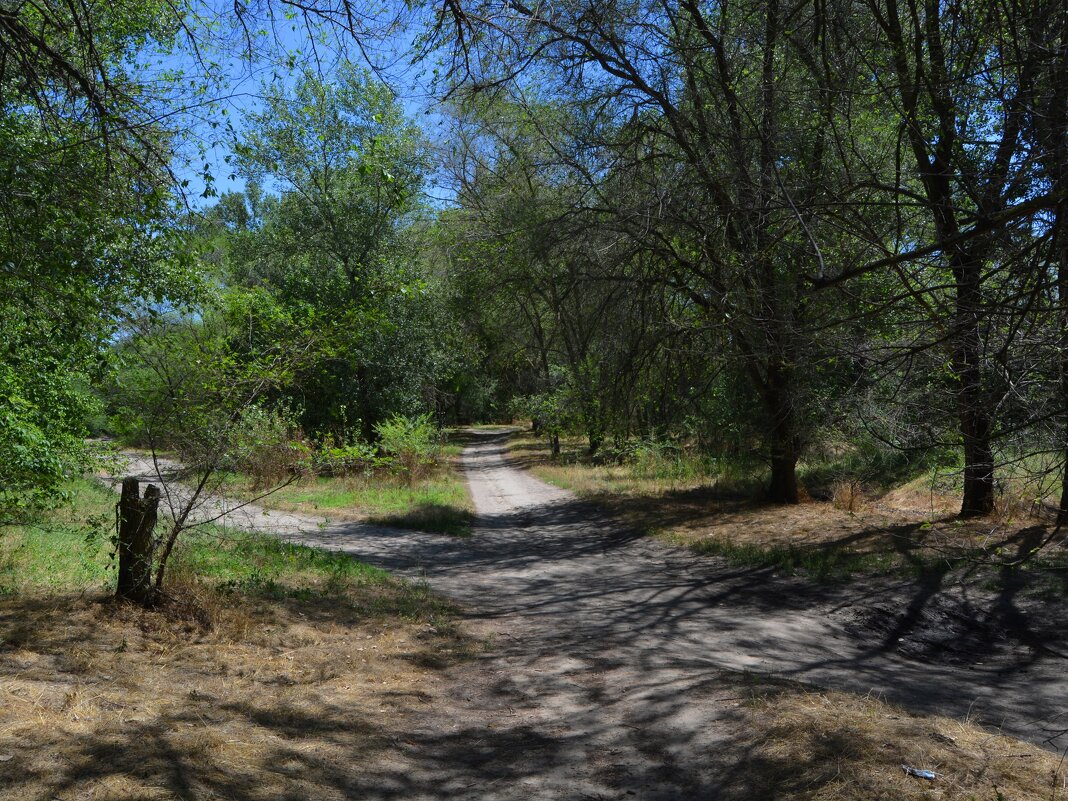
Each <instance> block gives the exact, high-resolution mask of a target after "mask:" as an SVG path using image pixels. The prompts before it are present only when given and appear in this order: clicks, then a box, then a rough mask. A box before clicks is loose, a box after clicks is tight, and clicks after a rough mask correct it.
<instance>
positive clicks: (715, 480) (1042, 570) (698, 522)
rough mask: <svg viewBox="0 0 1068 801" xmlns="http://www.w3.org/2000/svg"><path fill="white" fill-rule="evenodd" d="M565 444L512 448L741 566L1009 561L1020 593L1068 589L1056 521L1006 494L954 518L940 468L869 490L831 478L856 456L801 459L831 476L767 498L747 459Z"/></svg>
mask: <svg viewBox="0 0 1068 801" xmlns="http://www.w3.org/2000/svg"><path fill="white" fill-rule="evenodd" d="M562 444H563V449H562V454H561V456H560V457H559V458H557V459H553V458H551V456H550V453H549V450H548V447H547V446H546V444H545V443H544V442H541V441H539V440H536V439H533V438H530V437H520V438H517V439H515V440H514V441H513V442H512V443H511V445H510V455H511V458H512V460H513V462H514V463H515V464H516V465H517V466H520V467H525V468H527V469H529V470H530V471H531V472H532V473H534V475H536V476H538V477H539V478H541V479H542V480H544V481H547V482H549V483H551V484H555V485H556V486H559V487H562V488H564V489H568V490H570V491H572V492H574V493H575V494H577V495H578V496H580V497H582V498H585V499H588V500H591V501H593V502H595V503H598V504H599V505H601V506H603V507H605V508H607V509H608V510H610V511H611V512H612V513H614V514H615V515H616V516H618V517H619V518H621V519H622V520H624V521H626V522H627V523H629V524H630V525H632V526H633V527H634V528H635V529H638V530H641V531H646V532H648V533H650V534H651V535H653V536H656V537H658V538H660V539H663V540H665V541H667V542H670V543H671V544H673V545H679V546H682V547H686V548H689V549H690V550H692V551H693V552H695V553H697V554H700V555H706V556H716V557H719V558H722V559H725V560H726V561H727V562H729V563H730V564H734V565H737V566H740V567H746V568H758V569H770V570H775V571H780V572H784V573H789V574H799V575H803V576H807V577H809V578H811V579H813V580H815V581H818V582H840V581H846V580H849V579H851V578H854V577H859V576H872V575H882V574H891V573H892V574H900V575H929V574H931V573H932V572H941V573H946V572H953V571H957V572H958V573H960V574H962V575H963V574H967V575H968V576H969V578H974V577H978V578H979V580H980V581H983V580H994V581H998V582H1003V581H1005V580H1008V579H1006V575H1007V573H1006V571H1007V570H1011V571H1017V573H1016V575H1022V573H1020V572H1019V571H1025V572H1026V573H1027V575H1026V582H1025V583H1026V585H1027V592H1028V593H1031V594H1050V595H1053V594H1061V593H1065V592H1068V580H1066V576H1068V535H1066V534H1065V532H1058V531H1056V530H1054V529H1052V528H1051V527H1050V526H1049V525H1047V524H1046V523H1044V522H1043V521H1042V520H1040V519H1036V518H1035V517H1034V516H1033V515H1032V514H1030V508H1023V507H1022V506H1021V505H1020V504H1016V505H1011V504H1008V503H1007V502H1004V500H1003V503H1002V504H1000V505H999V508H998V510H997V511H996V513H995V514H994V515H993V516H991V517H990V518H983V519H977V520H960V519H958V518H956V517H955V515H954V511H955V499H953V498H952V497H950V496H948V495H944V494H942V491H943V490H946V487H947V486H948V485H947V484H946V482H945V481H943V482H942V484H939V483H938V482H937V481H936V479H937V477H938V475H941V473H938V474H937V475H935V474H929V475H926V476H923V477H919V478H913V479H911V480H908V481H906V482H905V483H904V484H901V485H899V486H897V487H895V488H893V489H892V490H890V491H888V492H886V493H885V494H884V495H882V496H881V497H872V496H871V495H868V494H866V491H865V489H864V487H863V485H860V484H859V483H858V482H846V481H843V480H838V479H835V480H834V481H832V478H833V477H834V476H836V475H839V473H838V472H835V471H836V470H839V471H840V470H842V469H845V467H843V465H845V466H849V465H852V464H853V461H855V459H853V460H852V461H851V458H852V457H849V458H846V457H837V462H835V465H836V467H835V469H834V470H832V469H831V466H828V465H827V464H825V465H823V466H822V467H821V466H819V465H815V466H814V465H808V466H805V470H807V471H808V472H807V473H805V475H808V476H810V477H821V479H820V480H823V481H827V482H831V483H830V485H829V486H827V487H825V488H824V489H825V490H826V491H825V492H824V493H823V494H825V495H826V496H827V497H826V499H825V500H816V499H814V498H808V499H807V500H806V502H804V503H801V504H798V505H794V506H774V505H768V504H766V503H763V502H762V501H761V500H760V494H761V487H762V483H761V480H760V472H759V470H758V469H756V468H754V467H752V466H747V465H746V464H744V463H734V464H726V463H715V462H713V461H710V460H707V459H706V460H703V461H702V460H701V459H699V458H698V457H696V456H687V455H686V454H685V453H684V452H682V451H678V450H671V449H667V450H664V451H663V453H660V454H659V455H657V456H656V457H655V458H653V457H646V461H645V462H644V463H643V462H641V461H640V460H639V461H635V462H628V463H624V464H619V463H616V462H607V463H598V462H597V460H595V459H590V458H589V457H588V456H586V455H585V454H584V453H583V450H582V443H581V442H580V441H579V440H577V439H576V440H570V441H564V442H563V443H562ZM669 457H670V458H669ZM854 468H855V465H854ZM886 470H887V472H886V474H885V475H884V476H883V478H884V479H885V480H886V481H889V480H890V478H891V477H892V476H897V477H902V476H906V475H907V472H908V471H907V470H905V468H904V467H903V466H902V465H901V464H900V463H898V462H894V463H892V464H891V465H890V466H888V467H887V468H886ZM946 481H948V479H946ZM950 489H951V487H950ZM984 575H985V576H986V579H984V578H983V576H984ZM1013 580H1015V579H1013Z"/></svg>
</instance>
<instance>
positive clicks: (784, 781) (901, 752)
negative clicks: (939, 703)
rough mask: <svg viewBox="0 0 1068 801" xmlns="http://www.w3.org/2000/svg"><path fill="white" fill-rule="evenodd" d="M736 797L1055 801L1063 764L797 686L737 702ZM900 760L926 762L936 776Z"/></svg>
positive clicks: (1061, 792) (956, 724) (878, 705)
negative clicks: (740, 739)
mask: <svg viewBox="0 0 1068 801" xmlns="http://www.w3.org/2000/svg"><path fill="white" fill-rule="evenodd" d="M739 706H740V708H741V714H742V721H743V728H744V729H745V730H746V731H747V732H749V737H748V742H746V743H744V744H743V746H744V748H745V752H746V754H747V757H746V762H745V764H744V765H743V766H740V767H742V768H743V769H744V774H745V776H746V779H745V780H744V782H743V784H744V785H745V789H744V790H743V791H742V793H741V794H740V797H743V798H747V799H756V798H759V799H769V800H770V799H775V801H870V800H871V799H886V801H891V800H892V801H905V800H906V799H907V800H910V801H911V799H917V801H918V800H919V799H942V800H943V801H1024V800H1025V799H1026V800H1027V801H1056V799H1058V798H1061V799H1063V798H1068V787H1066V785H1065V775H1066V773H1065V770H1064V768H1065V765H1063V764H1062V763H1061V759H1060V757H1059V756H1058V755H1056V754H1053V753H1050V752H1048V751H1045V750H1043V749H1042V748H1039V747H1038V746H1033V745H1029V744H1027V743H1021V742H1020V741H1019V740H1015V739H1012V738H1009V737H1002V736H999V735H997V734H993V733H991V732H989V731H987V730H985V729H982V728H980V727H978V726H975V725H973V724H970V723H967V722H961V721H954V720H950V719H948V718H941V717H933V716H925V715H914V714H910V713H909V712H906V711H904V710H902V709H900V708H898V707H895V706H892V705H890V704H886V703H883V702H881V701H877V700H875V699H871V698H861V697H857V696H853V695H848V694H846V693H839V692H812V691H807V690H804V689H803V688H798V687H796V686H790V687H783V688H781V689H779V690H777V691H771V692H765V693H761V694H758V695H756V696H755V697H754V698H753V699H752V700H749V701H744V702H740V703H739ZM902 765H910V766H912V767H914V768H917V769H921V770H933V771H935V772H936V773H937V774H939V775H938V777H937V778H936V779H935V780H934V781H927V780H925V779H921V778H917V777H914V776H908V775H906V774H905V772H904V770H902V767H901V766H902Z"/></svg>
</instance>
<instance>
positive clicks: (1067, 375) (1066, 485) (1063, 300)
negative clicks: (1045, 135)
mask: <svg viewBox="0 0 1068 801" xmlns="http://www.w3.org/2000/svg"><path fill="white" fill-rule="evenodd" d="M1066 73H1068V69H1066ZM1066 81H1068V75H1066ZM1062 183H1063V184H1064V185H1065V186H1068V180H1065V181H1063V182H1062ZM1056 230H1057V234H1056V245H1055V247H1054V249H1053V252H1054V253H1056V254H1057V303H1058V304H1059V305H1060V314H1059V318H1060V320H1059V322H1060V329H1061V330H1060V346H1061V348H1060V350H1061V364H1060V369H1061V404H1062V406H1063V408H1062V410H1061V413H1062V414H1064V415H1065V416H1066V417H1068V201H1064V202H1062V203H1061V204H1060V205H1059V206H1058V208H1057V229H1056ZM1063 447H1064V453H1063V455H1064V472H1063V473H1062V474H1061V503H1060V506H1059V508H1058V509H1057V525H1058V526H1063V525H1064V524H1065V523H1068V419H1066V420H1065V422H1064V443H1063Z"/></svg>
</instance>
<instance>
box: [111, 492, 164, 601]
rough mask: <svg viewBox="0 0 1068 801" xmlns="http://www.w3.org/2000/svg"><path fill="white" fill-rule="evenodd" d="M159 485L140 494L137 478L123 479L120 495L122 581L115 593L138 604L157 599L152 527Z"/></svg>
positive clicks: (120, 567)
mask: <svg viewBox="0 0 1068 801" xmlns="http://www.w3.org/2000/svg"><path fill="white" fill-rule="evenodd" d="M158 508H159V488H158V487H157V486H156V485H155V484H149V485H148V486H147V487H145V497H144V498H142V497H141V492H140V485H139V484H138V482H137V479H136V478H124V479H123V480H122V494H121V495H120V496H119V582H118V589H117V590H116V595H118V596H119V597H120V598H126V599H127V600H130V601H135V602H136V603H139V604H145V605H146V606H147V605H148V604H151V603H152V602H153V601H154V600H155V590H154V589H153V587H152V558H153V551H154V550H155V547H156V544H155V541H154V540H153V539H152V531H153V529H155V527H156V514H157V510H158Z"/></svg>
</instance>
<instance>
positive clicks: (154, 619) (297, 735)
mask: <svg viewBox="0 0 1068 801" xmlns="http://www.w3.org/2000/svg"><path fill="white" fill-rule="evenodd" d="M363 591H364V590H361V592H363ZM366 591H370V592H376V593H388V592H391V591H392V590H390V589H389V588H383V587H375V588H371V589H368V590H366ZM176 597H177V598H178V599H179V600H177V601H172V602H171V603H170V604H169V605H168V606H167V607H165V608H164V609H162V610H159V611H145V610H142V609H139V608H136V607H133V606H127V605H121V604H116V603H115V602H113V601H111V600H110V599H105V598H97V597H91V596H88V595H84V594H83V595H81V596H79V595H63V596H44V595H38V596H32V595H31V596H23V597H18V598H7V599H4V600H2V601H0V677H2V678H0V760H3V761H0V796H2V797H3V798H4V799H11V801H16V799H51V798H60V799H63V801H74V799H90V798H91V799H94V801H133V799H177V798H183V799H186V798H214V797H218V796H222V797H226V798H230V799H240V800H241V801H246V800H247V801H253V799H264V801H266V800H267V799H279V798H309V799H311V798H314V799H334V798H349V797H352V788H353V787H355V786H356V783H357V781H358V776H359V774H360V771H361V770H365V769H366V768H367V766H368V765H369V764H372V763H373V762H374V759H375V756H376V754H378V753H379V752H381V751H382V750H383V749H384V748H385V747H387V746H388V745H389V744H390V742H391V741H392V740H393V738H395V737H396V736H398V734H399V732H401V731H403V729H404V725H405V721H406V720H407V719H408V718H409V717H410V716H411V715H413V714H415V713H417V712H418V711H419V710H420V709H421V708H424V707H425V706H426V705H428V704H430V703H432V702H433V700H434V693H435V692H436V686H437V684H436V681H435V677H434V674H433V673H432V672H431V671H430V669H429V668H428V667H427V665H429V664H445V663H449V662H455V661H456V660H457V659H459V658H461V657H462V656H463V655H464V653H465V651H466V649H469V648H470V643H468V642H466V641H465V640H463V639H462V638H460V637H459V636H458V635H456V633H455V632H454V631H452V630H451V629H450V628H449V627H447V626H446V627H441V626H438V627H435V625H434V624H433V622H432V621H430V620H412V621H398V620H396V619H384V618H375V617H373V616H368V615H367V613H366V609H367V608H368V603H367V599H364V598H356V597H349V598H348V599H347V601H348V602H346V601H345V599H338V598H337V597H331V598H325V597H324V598H318V599H317V598H315V597H314V596H313V597H312V598H311V599H310V600H309V599H303V600H296V599H293V598H290V599H271V600H269V601H268V600H266V599H259V600H257V599H254V598H248V597H244V596H241V595H237V594H226V593H220V592H217V591H213V590H208V589H205V588H203V587H201V586H199V585H188V584H187V585H186V586H184V587H179V588H178V590H177V595H176ZM372 605H373V604H372Z"/></svg>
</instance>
